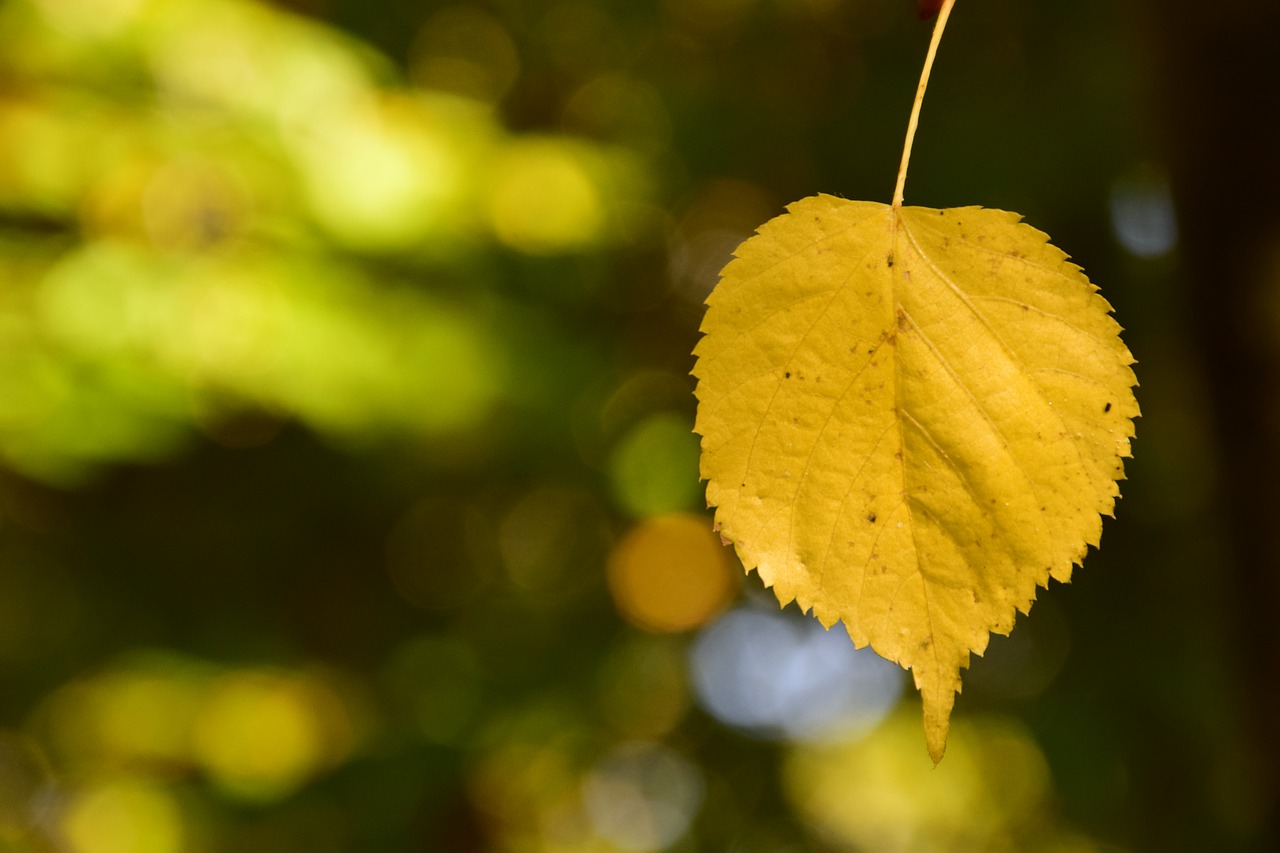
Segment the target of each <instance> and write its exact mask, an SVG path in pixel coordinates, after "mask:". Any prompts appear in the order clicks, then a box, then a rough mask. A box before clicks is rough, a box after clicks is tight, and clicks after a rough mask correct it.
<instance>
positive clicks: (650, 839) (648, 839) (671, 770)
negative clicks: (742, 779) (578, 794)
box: [582, 741, 703, 853]
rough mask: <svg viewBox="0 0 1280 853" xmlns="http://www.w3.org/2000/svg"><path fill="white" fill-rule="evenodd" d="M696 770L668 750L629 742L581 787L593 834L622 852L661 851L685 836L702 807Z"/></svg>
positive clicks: (699, 778)
mask: <svg viewBox="0 0 1280 853" xmlns="http://www.w3.org/2000/svg"><path fill="white" fill-rule="evenodd" d="M702 791H703V781H702V773H701V772H700V771H699V770H698V768H697V767H696V766H695V765H693V764H692V763H690V762H689V761H688V760H687V759H685V758H684V757H683V756H681V755H680V754H679V753H678V752H676V751H675V750H673V749H671V748H670V747H667V746H663V745H662V744H660V743H651V742H646V741H634V742H631V743H625V744H622V745H621V746H619V747H617V748H616V749H615V750H613V751H612V752H611V753H609V754H608V755H606V756H605V757H604V759H603V760H601V761H600V763H599V764H597V765H596V766H595V768H594V769H593V770H592V771H591V773H590V774H589V775H588V776H587V778H586V780H585V781H584V783H583V788H582V801H583V806H584V808H585V810H586V813H587V818H588V820H589V821H590V823H591V827H592V829H593V830H594V831H595V832H596V834H597V835H598V836H600V837H601V838H604V839H605V840H607V841H610V842H612V843H613V844H615V845H616V846H618V847H620V848H622V849H623V850H630V851H635V853H643V852H644V851H652V850H662V849H664V848H667V847H670V846H671V845H672V844H674V843H675V842H676V841H678V840H679V839H680V838H681V837H682V836H683V835H684V834H685V833H686V832H687V831H688V830H689V825H690V823H692V821H693V818H694V816H695V815H696V814H697V813H698V808H699V807H700V806H701V805H702Z"/></svg>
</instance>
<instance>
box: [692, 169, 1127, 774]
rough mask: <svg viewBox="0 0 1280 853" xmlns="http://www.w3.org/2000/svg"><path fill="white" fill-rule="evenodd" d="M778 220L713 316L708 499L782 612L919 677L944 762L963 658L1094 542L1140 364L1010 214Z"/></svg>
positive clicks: (705, 367) (1076, 273)
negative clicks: (789, 610) (838, 625)
mask: <svg viewBox="0 0 1280 853" xmlns="http://www.w3.org/2000/svg"><path fill="white" fill-rule="evenodd" d="M900 188H901V183H900V185H899V190H900ZM788 211H789V212H788V213H786V214H785V215H783V216H780V217H778V218H777V219H774V220H772V221H770V222H768V223H766V224H765V225H764V226H763V227H761V228H760V230H759V232H758V233H757V235H756V236H754V237H752V238H751V239H749V240H747V241H746V242H745V243H744V244H743V245H742V246H741V247H739V249H738V251H737V253H736V258H735V259H734V260H733V261H732V262H730V264H729V265H728V266H727V267H726V268H725V269H724V271H723V273H722V274H721V280H720V283H719V285H718V286H717V287H716V289H715V291H714V292H713V293H712V294H711V296H710V298H709V299H708V300H707V303H708V306H709V308H708V311H707V314H706V318H705V320H704V322H703V325H702V331H703V333H704V337H703V338H702V339H701V341H700V342H699V344H698V346H697V348H696V350H695V355H696V356H697V364H696V366H695V368H694V371H693V372H694V374H695V376H696V377H697V379H698V386H697V397H698V401H699V405H698V415H697V424H696V430H697V432H698V433H700V434H701V435H702V460H701V473H702V476H703V478H704V479H706V480H708V481H709V484H708V486H707V500H708V503H709V504H711V505H714V506H716V507H717V509H716V523H717V525H718V527H719V529H720V532H721V535H722V536H723V537H724V538H725V539H726V540H728V541H731V542H733V543H734V545H735V547H736V548H737V552H738V555H739V556H740V557H741V559H742V562H743V565H744V566H746V567H747V568H748V570H750V569H756V570H757V571H758V572H759V574H760V576H761V578H762V579H763V580H764V582H765V584H766V585H769V586H772V587H773V589H774V590H775V592H776V593H777V595H778V598H779V600H780V601H781V602H783V603H786V602H789V601H791V600H793V599H794V600H796V601H797V602H798V603H799V605H800V606H801V608H803V609H805V610H808V609H810V608H812V610H813V613H814V615H815V616H816V617H817V618H818V619H819V620H821V621H822V623H823V624H824V625H827V626H830V625H832V624H833V623H834V622H836V620H840V621H843V622H844V624H845V626H846V627H847V628H848V631H849V634H850V636H851V637H853V640H854V642H855V643H856V644H857V645H859V646H863V645H867V644H870V645H871V647H872V648H873V649H875V650H876V651H877V652H878V653H879V654H881V655H882V656H884V657H886V658H888V659H890V660H894V661H897V662H898V663H899V664H901V665H902V666H904V667H908V668H910V669H911V670H912V672H913V675H914V679H915V683H916V686H917V688H918V689H919V690H920V691H921V693H922V695H923V700H924V717H925V733H926V740H927V743H928V747H929V752H930V755H931V756H932V757H933V759H934V761H935V762H936V761H938V760H940V759H941V757H942V753H943V750H944V748H945V743H946V734H947V729H948V725H949V719H950V714H951V708H952V705H953V702H954V699H955V693H956V692H957V691H958V690H959V689H960V670H961V669H962V668H963V667H965V666H967V665H968V662H969V655H970V653H972V652H978V653H981V652H982V651H983V650H984V649H985V648H986V646H987V641H988V639H989V636H990V633H991V632H998V633H1008V632H1009V631H1010V630H1011V629H1012V627H1013V623H1014V618H1015V615H1016V613H1017V612H1019V611H1021V612H1024V613H1025V612H1027V611H1028V610H1029V609H1030V607H1031V603H1032V601H1033V600H1034V599H1035V595H1036V587H1037V586H1044V585H1047V583H1048V580H1049V578H1051V577H1052V578H1055V579H1057V580H1060V581H1066V580H1068V579H1069V578H1070V576H1071V570H1072V565H1073V564H1074V563H1079V562H1080V561H1081V560H1082V559H1083V557H1084V555H1085V552H1086V550H1087V546H1088V545H1094V546H1097V544H1098V539H1099V535H1100V533H1101V526H1102V525H1101V518H1100V515H1102V514H1107V515H1109V514H1111V512H1112V509H1113V506H1114V501H1115V498H1116V497H1117V495H1118V494H1119V490H1118V487H1117V481H1118V480H1120V479H1123V476H1124V470H1123V461H1122V460H1123V458H1124V457H1127V456H1129V441H1130V438H1131V437H1132V436H1133V420H1132V419H1133V418H1135V417H1137V415H1138V406H1137V403H1136V401H1135V400H1134V396H1133V392H1132V386H1133V385H1134V384H1135V379H1134V375H1133V372H1132V370H1131V368H1130V365H1131V364H1132V362H1133V358H1132V356H1131V355H1130V354H1129V351H1128V349H1127V348H1126V347H1125V346H1124V344H1123V343H1122V342H1121V341H1120V339H1119V336H1118V335H1119V331H1120V327H1119V326H1118V325H1117V324H1116V322H1115V321H1114V320H1113V319H1112V317H1111V315H1110V310H1111V309H1110V306H1109V305H1108V304H1107V302H1106V300H1104V299H1103V298H1102V296H1100V295H1099V294H1098V293H1097V289H1096V288H1095V287H1094V286H1093V285H1092V284H1090V282H1089V281H1088V279H1087V278H1085V276H1084V275H1083V273H1082V272H1081V271H1080V269H1079V268H1078V267H1076V266H1075V265H1074V264H1071V263H1070V262H1069V261H1068V260H1067V257H1066V255H1064V254H1063V253H1062V252H1061V251H1059V250H1058V249H1056V248H1054V247H1053V246H1051V245H1050V244H1049V243H1048V242H1047V240H1048V238H1047V237H1046V236H1045V235H1044V234H1042V233H1040V232H1039V231H1036V230H1035V229H1033V228H1031V227H1029V226H1027V225H1024V224H1020V223H1019V217H1018V216H1017V215H1016V214H1012V213H1005V212H1003V211H997V210H987V209H982V208H976V207H969V208H959V209H951V210H931V209H928V208H922V207H901V206H898V205H894V206H889V205H884V204H877V203H872V202H853V201H845V200H842V199H838V198H834V197H832V196H827V195H820V196H815V197H812V198H807V199H804V200H802V201H799V202H796V203H795V204H793V205H791V206H790V208H789V209H788Z"/></svg>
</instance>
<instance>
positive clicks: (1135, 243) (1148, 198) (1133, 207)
mask: <svg viewBox="0 0 1280 853" xmlns="http://www.w3.org/2000/svg"><path fill="white" fill-rule="evenodd" d="M1110 210H1111V230H1112V233H1114V234H1115V237H1116V240H1117V241H1118V242H1119V243H1120V245H1121V246H1123V247H1124V248H1125V250H1126V251H1128V252H1129V253H1130V254H1132V255H1136V256H1137V257H1139V258H1159V257H1163V256H1164V255H1167V254H1169V253H1170V252H1172V251H1173V249H1174V247H1175V246H1177V244H1178V221H1177V212H1176V211H1175V210H1174V206H1173V193H1172V192H1171V190H1170V188H1169V181H1168V179H1167V178H1166V177H1165V176H1164V175H1163V173H1161V172H1160V170H1158V169H1156V168H1155V167H1152V166H1142V167H1139V168H1137V169H1134V170H1133V172H1132V173H1131V174H1129V175H1126V176H1124V177H1122V178H1120V179H1119V180H1117V181H1116V182H1115V183H1114V184H1113V185H1112V187H1111V199H1110Z"/></svg>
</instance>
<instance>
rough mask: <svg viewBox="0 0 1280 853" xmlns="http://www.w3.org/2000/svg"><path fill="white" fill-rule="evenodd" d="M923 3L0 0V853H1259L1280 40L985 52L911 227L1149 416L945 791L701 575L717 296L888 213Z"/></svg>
mask: <svg viewBox="0 0 1280 853" xmlns="http://www.w3.org/2000/svg"><path fill="white" fill-rule="evenodd" d="M914 5H915V4H914V3H911V2H910V0H449V2H434V0H417V2H410V0H385V2H381V3H371V2H367V0H288V2H284V0H281V2H276V3H269V2H249V0H0V851H12V853H45V851H59V853H61V851H66V853H179V851H197V853H201V851H237V853H241V852H242V851H248V853H256V851H273V852H274V851H307V853H327V851H375V853H377V851H446V853H453V851H458V852H459V853H468V851H477V853H478V852H479V851H485V853H488V851H493V853H649V852H650V851H673V853H697V852H698V851H717V852H719V851H724V853H811V852H813V853H817V852H818V851H823V852H825V851H872V853H875V851H889V853H894V851H1001V852H1002V853H1004V851H1009V853H1013V852H1014V851H1053V853H1119V851H1134V852H1135V853H1136V851H1148V850H1150V851H1178V850H1188V851H1207V850H1213V851H1252V850H1274V849H1280V830H1278V829H1277V811H1276V804H1277V791H1278V788H1277V780H1276V772H1277V771H1276V767H1277V764H1278V762H1280V734H1278V732H1280V536H1278V535H1277V534H1276V532H1275V528H1276V525H1277V521H1276V519H1277V518H1280V498H1278V497H1277V489H1276V486H1275V483H1276V482H1277V481H1278V480H1280V451H1278V450H1277V441H1276V439H1277V437H1280V405H1278V404H1280V351H1278V349H1277V346H1276V344H1275V340H1276V337H1277V330H1280V214H1278V213H1277V210H1280V205H1277V201H1278V200H1280V192H1278V190H1280V178H1278V174H1277V173H1278V170H1280V165H1278V163H1277V159H1278V158H1277V153H1278V152H1280V133H1277V130H1276V127H1275V124H1276V116H1275V111H1276V110H1275V107H1276V95H1275V92H1276V90H1277V89H1276V83H1278V82H1280V79H1278V75H1277V73H1276V72H1275V70H1274V69H1273V68H1272V67H1271V64H1270V63H1269V62H1268V60H1267V59H1266V57H1267V56H1268V55H1274V47H1273V46H1272V45H1270V44H1269V43H1268V42H1267V38H1269V37H1270V36H1268V33H1270V34H1274V33H1275V32H1276V31H1277V27H1276V25H1277V24H1278V23H1280V21H1277V17H1278V15H1277V12H1276V8H1275V6H1274V4H1269V3H1263V2H1256V1H1255V0H1218V2H1216V3H1213V4H1203V3H1193V2H1189V0H1188V2H1163V3H1156V2H1155V0H1124V2H1121V0H1078V2H1073V3H1061V2H1052V0H987V2H976V0H961V2H960V3H959V9H958V10H957V12H956V14H955V15H954V16H953V18H952V23H951V26H950V27H949V30H948V34H947V38H946V39H945V40H944V43H943V46H942V49H941V53H940V56H939V64H938V66H937V68H936V69H935V75H934V79H933V83H932V85H931V89H930V95H929V98H928V101H927V104H926V108H925V110H924V116H923V123H922V127H921V132H920V136H919V137H918V139H917V141H916V147H915V153H914V157H913V162H912V172H911V180H910V181H909V182H908V184H907V199H908V202H909V203H915V204H922V205H927V206H932V207H947V206H959V205H966V204H982V205H985V206H989V207H998V208H1005V209H1009V210H1016V211H1018V212H1020V213H1022V214H1024V215H1025V216H1026V218H1027V220H1028V221H1029V222H1030V223H1032V224H1033V225H1035V226H1036V227H1037V228H1040V229H1041V230H1044V231H1046V232H1048V233H1049V234H1051V235H1052V236H1053V241H1054V242H1055V244H1057V245H1058V246H1059V247H1061V248H1062V249H1064V250H1065V251H1067V252H1068V253H1070V254H1071V255H1072V256H1073V257H1074V259H1075V260H1076V261H1077V262H1078V263H1080V264H1082V265H1083V266H1084V267H1085V268H1086V270H1087V272H1088V273H1089V274H1090V276H1091V277H1092V278H1093V280H1094V281H1095V282H1097V283H1099V285H1100V286H1101V287H1102V291H1103V294H1104V295H1105V296H1106V297H1107V298H1108V299H1109V300H1110V301H1111V303H1112V304H1113V305H1114V306H1115V308H1116V311H1117V316H1118V318H1119V320H1120V322H1121V324H1122V325H1124V326H1125V327H1126V328H1127V329H1128V331H1127V334H1126V340H1127V342H1128V344H1129V346H1130V348H1131V349H1132V351H1133V352H1134V353H1135V355H1136V356H1137V358H1138V359H1139V362H1140V363H1139V364H1138V365H1137V371H1138V376H1139V379H1140V381H1141V383H1142V387H1141V388H1140V389H1139V401H1140V403H1141V405H1142V408H1143V414H1144V417H1143V419H1142V420H1141V421H1140V422H1139V424H1138V440H1137V442H1136V444H1135V453H1136V459H1135V460H1133V461H1132V462H1131V463H1130V464H1129V466H1128V474H1129V481H1128V482H1127V483H1125V484H1124V500H1123V501H1122V502H1121V503H1120V504H1119V506H1118V509H1117V519H1116V520H1115V521H1110V520H1108V522H1107V524H1106V528H1105V533H1104V536H1103V543H1104V548H1103V550H1102V551H1101V552H1098V553H1092V554H1090V556H1089V558H1088V559H1087V561H1086V564H1085V566H1084V568H1083V569H1082V570H1080V571H1078V572H1077V573H1076V576H1075V580H1074V581H1073V583H1072V584H1070V585H1068V586H1060V585H1055V586H1054V588H1053V589H1051V590H1049V591H1048V592H1046V593H1044V594H1043V595H1042V596H1041V601H1040V602H1039V603H1037V605H1036V606H1035V608H1034V610H1033V612H1032V613H1031V615H1030V616H1029V617H1021V618H1019V624H1018V627H1017V629H1016V630H1015V632H1014V633H1013V635H1012V636H1010V637H1008V638H1001V637H997V638H995V639H994V640H993V642H992V644H991V647H990V649H989V651H988V653H987V655H986V656H985V657H984V658H980V659H975V661H974V663H973V666H972V669H971V670H970V672H969V673H967V675H966V680H965V691H964V694H963V695H962V696H961V697H960V698H959V700H958V704H957V709H956V715H955V717H954V723H953V732H952V737H951V742H950V749H949V751H948V754H947V757H946V759H945V760H944V761H943V763H942V764H941V766H940V767H939V768H938V769H937V770H934V769H932V767H931V762H930V761H929V759H928V757H927V755H926V752H925V748H924V740H923V733H922V731H921V728H920V717H919V700H918V698H917V696H916V695H915V693H914V691H913V690H911V689H910V686H909V684H908V682H907V680H906V678H905V677H904V674H903V673H902V672H901V671H900V670H898V668H897V667H895V666H893V665H890V664H887V663H885V662H884V661H882V660H880V659H879V658H877V657H876V656H875V655H874V654H873V653H871V652H870V651H868V650H864V651H855V650H854V649H853V647H852V644H851V643H850V642H849V641H848V638H847V635H845V634H844V632H843V630H842V629H841V628H839V627H838V626H837V627H836V628H834V629H833V630H832V631H831V632H829V633H828V632H825V631H823V630H822V629H821V628H820V626H818V625H817V624H816V623H815V622H813V621H812V620H809V619H806V618H805V617H804V616H803V615H802V614H800V613H798V612H795V608H794V606H793V607H791V608H787V609H784V610H781V611H780V610H779V609H778V607H777V604H776V602H775V601H774V599H773V598H772V596H771V594H770V593H769V592H768V591H767V590H763V589H762V588H761V586H760V583H759V580H758V579H757V578H756V577H755V576H754V575H753V576H750V577H744V576H743V573H742V571H741V567H740V566H739V565H738V564H737V562H736V561H735V559H734V558H733V556H732V551H731V549H726V548H723V547H722V546H721V545H720V543H719V540H718V538H717V537H716V536H715V534H714V533H713V532H712V529H711V522H710V518H709V516H708V514H707V512H706V511H705V502H704V499H703V496H702V490H701V486H700V484H699V483H698V479H697V453H698V444H697V437H696V436H694V435H693V434H692V432H691V429H692V424H693V408H694V399H693V396H692V387H693V385H692V380H691V378H690V377H689V376H688V371H689V370H690V368H691V367H692V357H691V356H690V351H691V350H692V348H693V345H694V343H695V342H696V340H697V337H698V331H697V330H698V325H699V322H700V319H701V314H702V308H701V303H702V301H703V299H704V298H705V297H706V295H707V293H708V292H709V290H710V288H711V287H712V285H713V284H714V282H715V279H716V274H717V272H718V270H719V269H720V267H721V266H722V265H723V264H724V263H725V262H726V260H727V259H728V257H729V254H730V252H731V251H732V249H733V247H734V246H736V244H737V243H738V242H740V241H741V240H742V239H744V238H745V237H746V236H748V235H749V234H750V233H751V232H752V231H753V230H754V229H755V228H756V227H757V226H758V225H760V224H761V223H763V222H764V221H765V220H767V219H769V218H770V217H772V216H775V215H777V214H779V213H781V212H782V210H783V206H784V205H785V204H786V203H788V202H790V201H793V200H796V199H799V198H801V197H804V196H807V195H812V194H814V193H816V192H819V191H822V192H829V193H834V194H837V195H841V196H845V197H848V198H858V199H869V200H881V201H886V202H887V201H889V199H890V196H891V192H892V186H893V180H894V175H895V170H896V167H897V162H898V156H899V152H900V147H901V144H902V136H903V132H904V130H905V124H906V119H907V114H908V111H909V107H910V101H911V96H912V94H913V92H914V89H915V85H916V80H917V75H918V73H919V67H920V63H921V61H922V58H923V55H924V51H925V46H926V44H927V40H928V34H929V29H930V25H929V24H926V23H921V22H920V21H919V20H917V18H916V16H915V14H914V11H915V10H914Z"/></svg>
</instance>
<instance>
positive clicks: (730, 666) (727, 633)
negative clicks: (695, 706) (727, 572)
mask: <svg viewBox="0 0 1280 853" xmlns="http://www.w3.org/2000/svg"><path fill="white" fill-rule="evenodd" d="M690 669H691V672H692V676H693V685H694V689H695V691H696V694H697V697H698V700H699V702H700V703H701V704H702V706H703V707H704V708H705V709H706V710H707V711H708V712H709V713H710V714H711V715H712V716H714V717H716V718H717V719H719V720H720V721H721V722H723V723H726V724H728V725H731V726H734V727H735V728H738V729H742V730H744V731H747V732H749V733H751V734H753V735H755V736H757V737H763V738H767V739H776V740H820V739H823V738H825V737H828V736H835V737H842V738H847V737H856V736H857V735H858V734H859V733H860V732H864V731H866V730H868V729H870V728H871V727H872V726H874V725H875V724H876V723H878V722H879V721H880V720H881V719H882V718H883V717H884V716H885V714H887V713H888V712H889V711H890V710H891V709H892V708H893V706H894V705H895V704H896V703H897V701H898V698H899V696H900V695H901V694H902V684H903V671H902V669H901V668H899V667H898V666H897V665H896V664H892V663H890V662H888V661H886V660H884V659H883V658H881V657H880V656H879V655H877V654H876V653H875V652H873V651H871V649H870V648H864V649H855V648H854V646H853V643H852V642H850V640H849V635H848V633H847V632H846V631H845V630H844V627H843V626H842V625H838V624H837V625H836V626H834V627H832V629H831V630H830V631H828V630H825V629H824V628H823V627H822V625H821V624H819V623H818V622H817V620H815V619H812V618H809V617H805V616H800V615H799V614H796V613H790V612H770V611H767V610H762V609H757V608H755V607H751V606H748V607H742V608H739V609H736V610H733V611H730V612H729V613H727V614H725V615H724V616H723V617H721V618H720V619H719V620H717V621H716V622H714V623H713V624H711V625H710V626H708V627H707V628H706V629H704V630H703V631H702V632H701V633H700V634H699V636H698V638H697V640H696V641H695V642H694V644H693V646H692V647H691V650H690Z"/></svg>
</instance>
